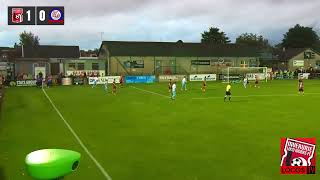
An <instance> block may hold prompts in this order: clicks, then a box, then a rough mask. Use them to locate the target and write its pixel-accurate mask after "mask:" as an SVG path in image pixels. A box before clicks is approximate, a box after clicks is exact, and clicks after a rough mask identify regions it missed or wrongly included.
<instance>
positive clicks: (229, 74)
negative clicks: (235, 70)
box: [228, 67, 230, 83]
mask: <svg viewBox="0 0 320 180" xmlns="http://www.w3.org/2000/svg"><path fill="white" fill-rule="evenodd" d="M228 83H230V67H228Z"/></svg>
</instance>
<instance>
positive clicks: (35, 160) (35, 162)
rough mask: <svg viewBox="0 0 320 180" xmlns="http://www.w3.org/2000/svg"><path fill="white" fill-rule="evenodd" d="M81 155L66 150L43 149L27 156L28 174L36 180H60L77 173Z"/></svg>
mask: <svg viewBox="0 0 320 180" xmlns="http://www.w3.org/2000/svg"><path fill="white" fill-rule="evenodd" d="M80 157H81V154H80V153H78V152H75V151H71V150H64V149H42V150H38V151H34V152H32V153H30V154H28V155H27V157H26V159H25V163H26V166H27V172H28V173H29V175H30V176H31V177H33V178H35V179H39V180H40V179H47V180H49V179H59V178H61V177H64V176H65V175H67V174H70V173H71V172H73V171H75V170H76V169H77V167H78V165H79V162H80Z"/></svg>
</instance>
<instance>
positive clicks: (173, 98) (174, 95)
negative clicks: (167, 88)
mask: <svg viewBox="0 0 320 180" xmlns="http://www.w3.org/2000/svg"><path fill="white" fill-rule="evenodd" d="M171 91H172V96H171V99H172V100H176V96H177V85H176V82H173V84H172V90H171Z"/></svg>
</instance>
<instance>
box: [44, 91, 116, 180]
mask: <svg viewBox="0 0 320 180" xmlns="http://www.w3.org/2000/svg"><path fill="white" fill-rule="evenodd" d="M42 91H43V93H44V95H45V96H46V97H47V99H48V100H49V102H50V103H51V105H52V107H53V109H54V110H55V111H56V112H57V113H58V115H59V116H60V118H61V120H62V121H63V122H64V124H65V125H66V126H67V128H68V129H69V131H70V132H71V133H72V135H73V136H74V137H75V138H76V140H77V141H78V143H79V144H80V146H81V147H82V149H83V150H84V151H85V152H86V153H87V155H88V156H89V157H90V158H91V160H92V161H93V162H94V164H95V165H96V166H97V167H98V169H99V170H100V172H101V173H102V175H103V176H104V177H105V179H107V180H112V179H111V177H110V176H109V174H108V173H107V172H106V170H105V169H104V168H103V167H102V166H101V164H100V163H99V162H98V161H97V159H96V158H95V157H94V156H93V155H92V154H91V152H90V151H89V149H88V148H87V147H86V146H85V145H84V143H83V142H82V140H81V139H80V138H79V136H78V135H77V134H76V132H75V131H74V130H73V129H72V127H71V126H70V124H69V123H68V122H67V121H66V119H65V118H64V117H63V116H62V114H61V113H60V111H59V110H58V108H57V107H56V106H55V104H54V103H53V101H52V100H51V98H50V97H49V95H48V94H47V92H46V91H45V90H44V89H43V88H42Z"/></svg>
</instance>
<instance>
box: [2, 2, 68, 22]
mask: <svg viewBox="0 0 320 180" xmlns="http://www.w3.org/2000/svg"><path fill="white" fill-rule="evenodd" d="M64 19H65V13H64V7H63V6H37V7H35V6H8V25H64V22H65V21H64Z"/></svg>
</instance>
